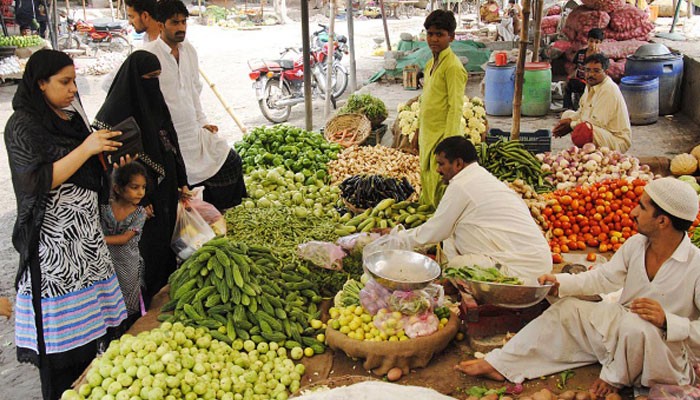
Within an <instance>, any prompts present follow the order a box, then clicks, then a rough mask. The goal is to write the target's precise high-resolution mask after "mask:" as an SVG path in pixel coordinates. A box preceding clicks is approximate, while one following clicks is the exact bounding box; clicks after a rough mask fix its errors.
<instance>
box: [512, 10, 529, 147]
mask: <svg viewBox="0 0 700 400" xmlns="http://www.w3.org/2000/svg"><path fill="white" fill-rule="evenodd" d="M522 7H523V26H522V27H520V53H519V54H518V64H517V66H516V68H515V94H514V95H513V128H512V130H511V132H510V140H518V139H520V109H521V108H522V104H523V80H524V78H525V58H526V57H527V45H528V41H527V40H528V33H529V32H528V30H529V25H530V0H523V5H522Z"/></svg>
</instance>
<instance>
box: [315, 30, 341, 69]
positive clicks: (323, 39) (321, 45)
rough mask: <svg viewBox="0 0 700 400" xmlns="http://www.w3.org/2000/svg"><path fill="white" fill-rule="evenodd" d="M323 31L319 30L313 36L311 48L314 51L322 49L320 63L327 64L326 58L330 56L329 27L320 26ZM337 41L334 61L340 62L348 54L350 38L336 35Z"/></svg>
mask: <svg viewBox="0 0 700 400" xmlns="http://www.w3.org/2000/svg"><path fill="white" fill-rule="evenodd" d="M318 26H320V27H321V29H319V30H317V31H316V32H314V33H313V34H312V35H311V38H312V39H311V47H312V48H313V49H322V55H320V56H319V61H320V62H322V63H324V64H325V63H326V57H327V56H328V48H329V45H328V36H329V33H330V32H329V31H328V26H326V25H323V24H318ZM334 36H335V39H336V40H335V41H334V42H333V60H334V62H340V60H342V59H343V54H348V51H349V50H348V38H347V37H346V36H345V35H340V34H335V35H334Z"/></svg>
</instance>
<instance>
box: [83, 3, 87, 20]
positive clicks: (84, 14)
mask: <svg viewBox="0 0 700 400" xmlns="http://www.w3.org/2000/svg"><path fill="white" fill-rule="evenodd" d="M83 21H87V11H86V10H85V0H83Z"/></svg>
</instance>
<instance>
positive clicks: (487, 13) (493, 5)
mask: <svg viewBox="0 0 700 400" xmlns="http://www.w3.org/2000/svg"><path fill="white" fill-rule="evenodd" d="M498 10H499V8H498V3H497V2H496V0H487V1H486V2H485V3H484V4H482V5H481V9H480V10H479V14H480V15H481V21H482V22H487V23H488V22H498V21H500V20H501V17H500V16H499V15H498Z"/></svg>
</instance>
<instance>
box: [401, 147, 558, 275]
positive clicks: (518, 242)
mask: <svg viewBox="0 0 700 400" xmlns="http://www.w3.org/2000/svg"><path fill="white" fill-rule="evenodd" d="M434 153H435V156H436V159H437V165H438V167H437V171H438V173H439V174H440V175H441V176H442V180H443V182H444V183H445V184H447V185H448V186H447V189H446V190H445V194H444V196H443V197H442V199H441V200H440V203H439V204H438V207H437V210H436V211H435V215H434V216H433V217H432V218H430V219H429V220H428V221H427V222H426V223H425V224H423V225H422V226H419V227H417V228H415V229H410V230H407V231H401V232H400V233H399V235H402V236H404V237H405V238H407V239H408V240H409V241H410V242H411V244H412V246H413V247H420V246H425V245H428V244H435V243H440V242H442V241H444V252H445V255H446V256H447V258H448V260H449V264H450V266H454V267H462V266H473V265H478V266H480V267H485V268H488V267H493V266H497V265H498V264H500V265H501V272H503V273H504V274H506V275H510V276H516V277H519V278H526V279H527V278H529V279H531V280H532V281H533V282H534V280H535V279H537V277H539V276H540V275H542V274H545V273H550V272H551V271H552V256H551V253H550V251H549V245H548V244H547V240H545V238H544V235H543V234H542V232H541V231H540V229H539V228H538V226H537V224H536V223H535V220H534V219H533V218H532V216H531V215H530V210H529V209H528V208H527V206H526V205H525V202H524V201H523V200H522V199H521V198H520V196H519V195H518V194H516V193H515V192H514V191H513V190H511V189H509V188H508V187H507V186H506V185H505V184H504V183H503V182H501V181H499V180H498V179H497V178H496V177H495V176H493V175H491V173H489V172H488V171H487V170H486V169H484V168H483V167H481V166H480V165H479V164H478V163H477V153H476V149H475V148H474V145H473V144H472V143H471V142H470V141H469V140H467V139H466V138H464V137H462V136H452V137H448V138H446V139H444V140H443V141H441V142H440V143H439V144H438V145H437V147H436V148H435V151H434Z"/></svg>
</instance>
